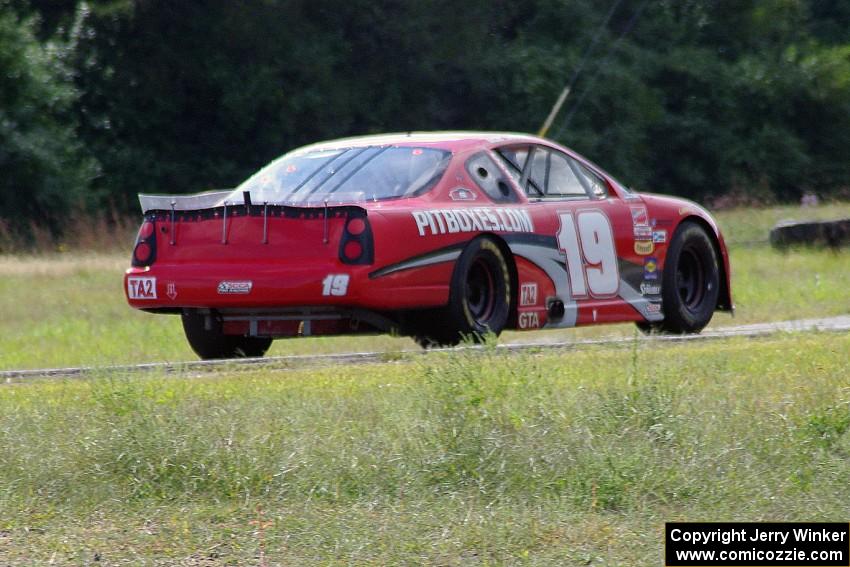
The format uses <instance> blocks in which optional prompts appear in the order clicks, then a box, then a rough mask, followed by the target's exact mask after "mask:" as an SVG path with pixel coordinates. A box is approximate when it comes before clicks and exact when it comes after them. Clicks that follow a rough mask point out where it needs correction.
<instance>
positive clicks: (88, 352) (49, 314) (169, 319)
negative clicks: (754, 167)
mask: <svg viewBox="0 0 850 567" xmlns="http://www.w3.org/2000/svg"><path fill="white" fill-rule="evenodd" d="M717 216H718V219H719V222H720V224H721V226H722V228H723V230H724V234H725V235H726V239H727V243H728V244H729V247H730V254H731V259H732V270H733V294H734V297H735V303H736V304H737V308H738V310H737V313H736V317H735V318H734V319H732V318H731V317H730V316H729V315H727V314H721V313H718V314H717V315H716V316H715V319H714V321H713V322H712V325H714V326H717V325H730V324H743V323H751V322H761V321H776V320H783V319H793V318H798V317H825V316H829V315H838V314H846V313H848V312H850V286H848V285H847V282H848V281H850V251H847V250H845V251H842V252H833V251H829V250H820V251H818V250H793V251H789V252H784V253H783V252H777V251H774V250H772V249H771V248H770V247H769V246H768V245H767V243H766V240H767V233H768V230H769V228H770V227H771V226H773V225H774V224H775V223H776V222H777V221H778V220H782V219H788V218H798V219H802V218H836V217H850V203H840V204H830V205H824V206H820V207H815V208H806V209H801V208H799V207H776V208H770V209H757V210H752V209H742V210H732V211H726V212H720V213H718V215H717ZM88 240H91V239H88ZM88 240H87V241H88ZM130 246H131V242H129V237H128V242H126V243H124V244H119V249H118V251H109V252H105V253H98V254H87V253H82V252H77V251H75V252H66V253H64V254H53V255H42V256H29V257H26V256H6V257H0V314H2V317H0V369H12V368H39V367H55V366H76V365H109V364H122V363H133V362H150V361H160V360H165V361H179V360H193V359H195V355H194V353H192V352H191V350H190V349H189V347H188V345H187V344H186V341H185V339H184V337H183V331H182V327H181V325H180V321H179V319H178V318H177V317H174V316H162V315H151V314H147V313H142V312H139V311H136V310H133V309H130V308H129V307H128V306H127V305H126V301H125V299H124V293H123V289H122V274H123V270H124V269H125V268H126V266H127V265H128V257H129V250H130ZM632 328H633V327H632V326H631V325H619V326H608V327H592V328H585V329H570V330H562V331H543V332H536V333H506V334H505V338H506V340H517V339H522V340H545V339H549V340H556V339H559V340H564V339H566V340H568V339H570V338H576V337H590V336H600V335H610V334H619V335H623V334H625V335H630V334H631V333H632ZM415 348H418V347H416V345H415V344H414V343H413V341H411V340H410V339H405V338H395V337H390V336H377V337H372V336H367V337H362V336H361V337H336V338H311V339H296V340H283V341H275V343H274V344H273V346H272V348H271V350H270V352H269V354H270V355H283V354H301V353H322V352H343V351H352V350H355V351H362V350H400V349H415Z"/></svg>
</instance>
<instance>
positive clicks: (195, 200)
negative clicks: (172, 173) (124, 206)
mask: <svg viewBox="0 0 850 567" xmlns="http://www.w3.org/2000/svg"><path fill="white" fill-rule="evenodd" d="M231 193H233V190H232V189H224V190H217V191H207V192H205V193H196V194H194V195H146V194H143V193H139V204H140V205H141V206H142V213H143V214H144V213H147V212H148V211H170V210H175V211H197V210H201V209H212V208H214V207H220V206H222V205H223V204H224V200H225V199H226V198H227V196H228V195H230V194H231ZM227 204H228V205H242V204H243V203H227Z"/></svg>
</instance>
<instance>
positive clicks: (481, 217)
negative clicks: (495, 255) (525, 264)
mask: <svg viewBox="0 0 850 567" xmlns="http://www.w3.org/2000/svg"><path fill="white" fill-rule="evenodd" d="M411 214H412V215H413V220H414V221H416V230H418V231H419V236H425V235H426V234H428V235H432V236H433V235H436V234H456V233H458V232H483V231H486V230H492V231H496V232H534V223H533V222H532V220H531V215H529V214H528V211H527V210H525V209H491V208H488V207H479V208H472V209H431V210H427V211H413V212H412V213H411Z"/></svg>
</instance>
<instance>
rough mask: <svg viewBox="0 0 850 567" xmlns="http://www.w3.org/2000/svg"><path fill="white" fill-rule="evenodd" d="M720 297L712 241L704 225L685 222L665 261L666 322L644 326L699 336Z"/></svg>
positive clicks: (663, 279) (677, 230)
mask: <svg viewBox="0 0 850 567" xmlns="http://www.w3.org/2000/svg"><path fill="white" fill-rule="evenodd" d="M719 293H720V268H719V263H718V258H717V252H716V251H715V247H714V244H713V242H712V241H711V237H710V236H709V235H708V233H707V232H706V231H705V229H704V228H703V227H702V226H701V225H699V224H697V223H695V222H692V221H685V222H683V223H682V224H681V225H679V227H678V228H677V229H676V232H675V234H674V235H673V238H672V240H671V242H670V247H669V248H668V249H667V257H666V259H665V260H664V271H663V274H662V276H661V299H662V307H663V310H664V320H663V321H661V322H660V323H651V324H647V323H644V326H645V327H646V328H647V329H652V330H656V329H657V330H659V331H661V332H664V333H672V334H685V333H699V332H700V331H701V330H702V329H703V328H704V327H705V326H706V325H708V323H709V321H711V317H712V316H713V315H714V311H715V309H716V308H717V298H718V295H719ZM638 327H639V328H640V327H641V325H638ZM642 330H643V329H642Z"/></svg>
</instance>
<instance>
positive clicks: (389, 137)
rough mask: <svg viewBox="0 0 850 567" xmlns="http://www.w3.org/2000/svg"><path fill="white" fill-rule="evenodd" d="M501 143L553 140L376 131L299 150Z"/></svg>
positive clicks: (456, 147)
mask: <svg viewBox="0 0 850 567" xmlns="http://www.w3.org/2000/svg"><path fill="white" fill-rule="evenodd" d="M500 142H534V143H551V142H548V141H547V140H543V139H542V138H538V137H537V136H532V135H530V134H522V133H518V132H465V131H446V132H398V133H393V134H375V135H370V136H356V137H352V138H341V139H339V140H329V141H326V142H318V143H315V144H310V145H309V146H303V147H301V148H298V149H297V150H295V151H297V152H299V153H300V152H302V151H316V150H332V149H340V148H351V147H361V146H389V145H391V146H396V145H401V146H414V145H417V146H423V145H424V146H435V147H439V148H443V149H447V150H462V149H466V148H469V147H478V146H490V145H492V144H496V143H500Z"/></svg>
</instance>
